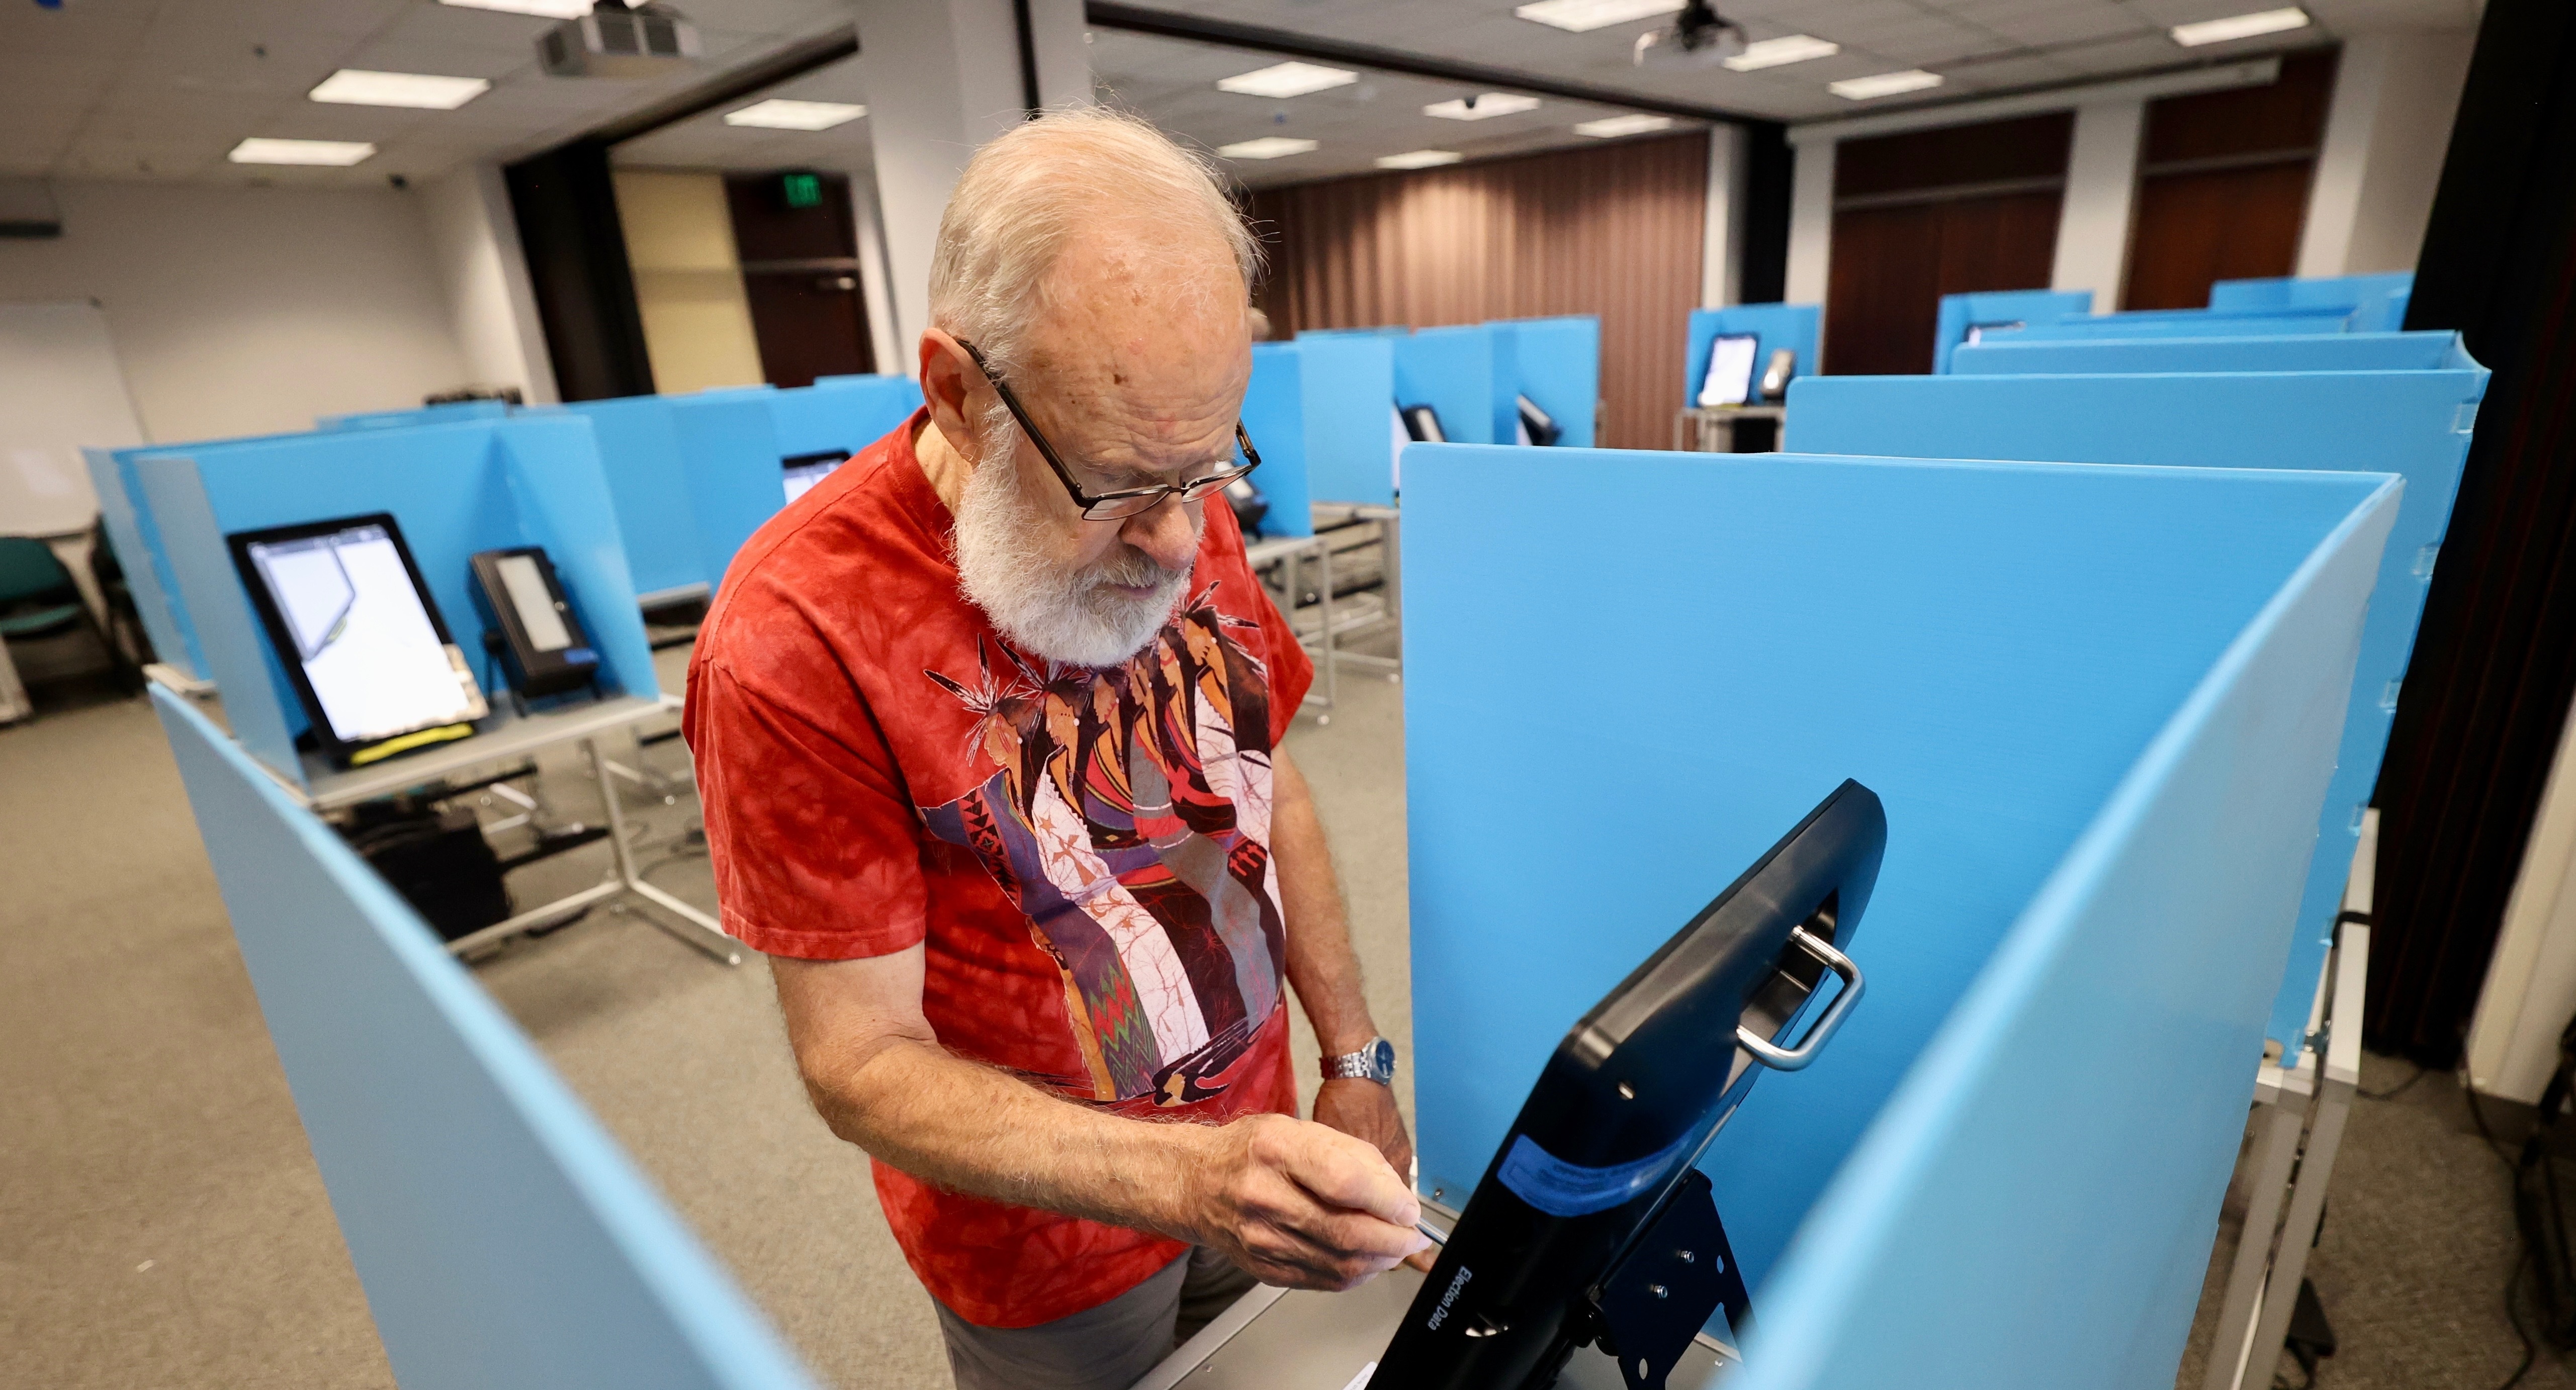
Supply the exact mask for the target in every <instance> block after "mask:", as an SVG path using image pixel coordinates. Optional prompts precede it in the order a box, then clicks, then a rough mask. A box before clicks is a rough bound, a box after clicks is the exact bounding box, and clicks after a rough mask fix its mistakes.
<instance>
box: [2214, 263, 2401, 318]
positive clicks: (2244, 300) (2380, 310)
mask: <svg viewBox="0 0 2576 1390" xmlns="http://www.w3.org/2000/svg"><path fill="white" fill-rule="evenodd" d="M2414 289H2415V272H2413V271H2411V270H2398V271H2390V272H2388V273H2386V274H2381V275H2338V276H2333V277H2330V278H2326V279H2319V280H2291V279H2278V280H2221V281H2219V282H2218V283H2217V284H2215V285H2212V286H2210V287H2209V307H2210V308H2212V309H2232V310H2238V311H2253V312H2261V311H2265V310H2271V309H2284V308H2294V307H2295V308H2314V307H2321V306H2329V305H2339V306H2341V307H2343V308H2345V309H2349V310H2351V311H2353V331H2354V332H2356V333H2393V332H2396V331H2397V330H2398V329H2400V328H2403V327H2405V326H2406V302H2407V300H2408V298H2409V297H2410V296H2412V294H2413V293H2414Z"/></svg>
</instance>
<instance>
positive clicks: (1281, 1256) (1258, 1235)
mask: <svg viewBox="0 0 2576 1390" xmlns="http://www.w3.org/2000/svg"><path fill="white" fill-rule="evenodd" d="M1204 1134H1205V1143H1206V1146H1207V1147H1206V1150H1205V1152H1204V1154H1203V1161H1202V1162H1201V1163H1199V1164H1197V1165H1195V1166H1194V1172H1193V1176H1192V1181H1191V1183H1190V1190H1189V1192H1188V1194H1187V1200H1188V1209H1189V1221H1188V1224H1189V1225H1190V1226H1191V1227H1192V1228H1193V1230H1194V1232H1195V1233H1196V1235H1197V1238H1198V1240H1199V1243H1200V1244H1202V1245H1206V1246H1209V1247H1211V1248H1213V1249H1216V1250H1220V1251H1222V1252H1224V1254H1225V1255H1226V1257H1227V1258H1228V1259H1231V1260H1233V1261H1234V1262H1235V1263H1236V1264H1239V1265H1241V1266H1243V1267H1244V1268H1245V1269H1246V1270H1248V1271H1250V1272H1251V1273H1252V1275H1253V1276H1254V1277H1255V1278H1258V1279H1259V1280H1261V1281H1262V1282H1263V1283H1265V1284H1277V1285H1283V1286H1286V1287H1288V1288H1295V1289H1326V1290H1340V1289H1347V1288H1351V1287H1353V1286H1355V1285H1358V1284H1362V1283H1365V1282H1367V1281H1368V1280H1369V1279H1371V1278H1374V1277H1375V1276H1377V1275H1379V1274H1383V1273H1385V1272H1386V1271H1387V1270H1389V1269H1392V1268H1394V1267H1395V1266H1396V1265H1398V1264H1401V1263H1403V1261H1404V1258H1405V1257H1406V1256H1408V1255H1411V1254H1413V1253H1414V1252H1415V1251H1418V1250H1423V1249H1426V1248H1428V1247H1429V1246H1430V1244H1431V1242H1430V1241H1429V1240H1427V1239H1425V1238H1424V1237H1423V1235H1422V1233H1421V1232H1420V1231H1418V1230H1416V1229H1415V1228H1414V1223H1415V1222H1416V1221H1418V1220H1419V1219H1421V1216H1422V1204H1421V1203H1420V1202H1419V1201H1418V1200H1416V1199H1415V1197H1414V1195H1413V1193H1412V1191H1411V1189H1409V1188H1408V1187H1407V1186H1406V1184H1405V1181H1404V1179H1403V1178H1401V1177H1398V1176H1397V1175H1396V1172H1395V1170H1394V1169H1392V1168H1390V1167H1388V1166H1387V1162H1386V1157H1385V1155H1383V1154H1380V1153H1379V1152H1378V1151H1377V1149H1376V1148H1375V1147H1373V1146H1371V1145H1369V1144H1367V1143H1365V1142H1363V1141H1361V1140H1358V1139H1354V1138H1352V1137H1351V1136H1349V1135H1347V1134H1343V1133H1341V1132H1339V1131H1337V1130H1333V1129H1328V1128H1326V1127H1324V1126H1323V1125H1319V1124H1313V1123H1309V1122H1308V1121H1305V1120H1299V1119H1295V1118H1293V1117H1291V1116H1287V1115H1247V1116H1245V1117H1243V1118H1242V1119H1239V1120H1236V1121H1234V1122H1232V1123H1231V1124H1227V1125H1224V1126H1221V1127H1219V1128H1216V1129H1212V1130H1207V1131H1204Z"/></svg>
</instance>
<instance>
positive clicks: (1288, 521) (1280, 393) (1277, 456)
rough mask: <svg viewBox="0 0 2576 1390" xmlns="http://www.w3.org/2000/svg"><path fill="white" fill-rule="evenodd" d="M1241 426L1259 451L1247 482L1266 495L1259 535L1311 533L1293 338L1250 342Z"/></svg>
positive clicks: (1299, 356)
mask: <svg viewBox="0 0 2576 1390" xmlns="http://www.w3.org/2000/svg"><path fill="white" fill-rule="evenodd" d="M1243 430H1244V433H1246V434H1249V435H1251V436H1252V447H1254V448H1256V449H1259V450H1260V451H1261V468H1260V470H1259V471H1258V472H1255V473H1254V474H1253V475H1252V485H1253V486H1254V487H1257V488H1259V489H1261V495H1262V496H1264V497H1266V498H1268V499H1270V510H1269V511H1268V512H1266V513H1264V514H1263V516H1262V518H1261V534H1262V535H1264V536H1311V535H1313V534H1315V518H1314V513H1313V511H1312V510H1311V507H1310V499H1309V498H1308V496H1307V491H1306V375H1305V370H1304V349H1303V348H1302V346H1301V345H1299V344H1297V343H1254V344H1253V345H1252V384H1251V385H1250V386H1249V387H1246V388H1245V390H1244V393H1243Z"/></svg>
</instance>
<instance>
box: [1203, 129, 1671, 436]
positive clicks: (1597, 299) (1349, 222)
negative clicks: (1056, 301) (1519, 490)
mask: <svg viewBox="0 0 2576 1390" xmlns="http://www.w3.org/2000/svg"><path fill="white" fill-rule="evenodd" d="M1707 208H1708V136H1707V135H1706V133H1704V132H1700V133H1693V134H1690V135H1682V136H1668V137H1662V138H1658V139H1652V140H1633V141H1625V142H1621V143H1618V144H1611V145H1604V146H1601V147H1598V148H1591V149H1581V150H1566V151H1560V152H1554V153H1548V154H1537V155H1522V156H1518V157H1514V158H1509V159H1496V160H1488V161H1482V162H1478V163H1474V164H1459V165H1452V166H1450V167H1448V168H1443V169H1425V170H1418V171H1415V172H1412V173H1402V174H1376V175H1363V176H1360V177H1357V178H1340V179H1326V180H1322V181H1319V182H1315V183H1305V184H1291V185H1287V186H1285V187H1278V188H1265V189H1260V190H1258V191H1256V192H1254V193H1253V194H1252V195H1251V197H1250V199H1249V211H1250V213H1251V215H1252V218H1253V222H1254V226H1255V228H1256V229H1257V230H1258V231H1259V232H1260V233H1261V234H1262V236H1263V238H1264V240H1265V241H1267V242H1268V243H1269V247H1270V271H1269V274H1268V276H1267V277H1266V278H1265V280H1264V282H1263V284H1262V286H1261V289H1260V292H1259V293H1258V295H1257V296H1256V298H1257V300H1258V301H1259V303H1260V304H1261V307H1262V308H1263V309H1264V310H1265V311H1266V312H1268V314H1269V315H1270V322H1271V326H1272V329H1273V331H1274V333H1275V334H1276V335H1277V336H1279V337H1283V338H1284V337H1287V336H1290V335H1291V334H1294V333H1296V332H1298V331H1300V330H1303V329H1309V328H1368V327H1373V326H1376V325H1380V324H1410V325H1412V326H1414V327H1416V328H1429V327H1433V326H1436V325H1440V324H1453V323H1481V322H1483V321H1485V320H1487V319H1503V318H1535V317H1540V316H1544V315H1550V314H1598V315H1600V317H1601V395H1602V398H1603V401H1604V404H1605V407H1606V408H1605V411H1604V414H1603V418H1602V430H1601V443H1602V444H1603V445H1604V446H1605V447H1609V448H1625V449H1660V448H1666V447H1669V445H1670V443H1671V439H1672V418H1673V412H1674V411H1675V410H1678V409H1679V408H1680V407H1681V403H1682V355H1683V354H1682V348H1683V342H1682V339H1683V335H1684V332H1685V331H1686V329H1687V328H1688V325H1689V320H1690V311H1691V309H1692V308H1693V307H1695V306H1697V305H1698V303H1699V299H1700V258H1701V242H1702V221H1703V219H1704V218H1705V216H1706V214H1707Z"/></svg>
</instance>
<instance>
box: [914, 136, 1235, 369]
mask: <svg viewBox="0 0 2576 1390" xmlns="http://www.w3.org/2000/svg"><path fill="white" fill-rule="evenodd" d="M1221 177H1222V176H1221V175H1220V174H1219V173H1218V171H1217V169H1216V166H1215V165H1213V164H1211V163H1209V162H1208V161H1206V160H1204V159H1202V158H1201V157H1199V156H1197V155H1195V154H1193V153H1191V152H1190V151H1188V150H1186V149H1183V148H1182V147H1181V146H1180V145H1178V144H1175V143H1174V142H1173V141H1172V139H1171V137H1169V136H1167V135H1165V134H1163V133H1162V132H1161V131H1159V130H1156V129H1155V128H1154V127H1153V126H1152V125H1150V124H1148V123H1147V122H1146V121H1145V120H1144V119H1143V118H1141V117H1138V116H1134V115H1130V114H1128V113H1126V112H1123V111H1116V110H1111V109H1109V108H1106V107H1099V106H1077V107H1069V108H1065V109H1061V110H1055V111H1049V112H1047V113H1046V114H1045V115H1042V116H1040V117H1038V118H1037V119H1035V120H1032V121H1028V122H1025V123H1023V124H1021V125H1018V126H1015V127H1013V128H1012V129H1011V130H1010V131H1008V132H1006V133H1004V134H1003V135H1000V136H998V137H996V138H995V139H993V140H992V141H990V142H988V143H987V144H985V146H984V147H983V148H982V149H979V150H977V151H976V152H975V156H974V158H972V159H970V160H968V161H966V168H965V171H964V172H963V173H961V174H960V175H959V176H958V179H957V187H956V189H955V191H953V192H951V193H950V194H949V195H948V209H947V211H946V212H945V213H943V214H941V216H940V219H939V245H938V247H937V248H936V250H935V251H934V252H933V253H932V255H931V260H930V322H931V326H932V327H935V328H940V329H944V330H946V331H948V332H950V333H953V334H955V335H957V336H958V337H960V338H964V339H966V340H967V341H968V342H971V343H973V344H975V346H976V347H977V348H978V349H980V350H981V351H982V352H983V353H984V354H985V356H986V357H988V358H990V359H991V360H992V361H993V363H994V365H995V366H996V367H1002V366H1003V365H1004V364H1006V363H1015V362H1017V361H1018V360H1019V355H1020V350H1021V349H1022V348H1023V347H1024V346H1025V345H1026V341H1027V335H1028V329H1029V326H1030V324H1031V323H1032V322H1033V321H1034V320H1035V319H1036V318H1037V316H1038V313H1039V311H1040V310H1041V309H1043V308H1044V307H1045V300H1046V292H1047V274H1048V272H1049V271H1050V270H1052V269H1053V268H1054V266H1055V262H1056V257H1057V256H1058V255H1059V254H1060V253H1061V252H1062V251H1063V249H1064V246H1065V242H1066V241H1067V239H1068V238H1069V237H1070V235H1071V234H1072V232H1073V231H1074V229H1075V227H1076V226H1077V225H1078V224H1079V223H1081V222H1082V221H1083V220H1085V219H1086V218H1097V217H1100V216H1103V215H1106V216H1109V217H1111V218H1115V219H1117V220H1119V221H1120V222H1122V223H1124V224H1126V225H1129V226H1133V227H1137V228H1141V229H1146V234H1147V235H1150V236H1153V237H1154V238H1155V240H1157V241H1158V242H1160V243H1162V244H1163V245H1166V246H1169V245H1171V244H1173V243H1178V242H1183V241H1187V240H1190V239H1191V238H1192V234H1193V233H1202V232H1203V233H1206V234H1210V235H1213V236H1215V237H1216V238H1218V239H1219V240H1220V241H1221V242H1222V244H1223V245H1225V247H1226V248H1227V249H1228V250H1230V251H1231V252H1232V253H1233V256H1234V266H1235V269H1236V270H1237V271H1238V272H1240V273H1241V274H1242V276H1243V284H1244V287H1245V290H1244V293H1245V294H1246V296H1247V297H1248V295H1249V290H1250V287H1251V284H1252V281H1253V278H1254V276H1255V274H1256V273H1258V271H1259V270H1260V265H1261V251H1260V244H1259V243H1258V242H1256V241H1255V240H1254V239H1253V236H1252V231H1251V229H1250V228H1249V227H1247V226H1246V225H1245V224H1244V220H1243V214H1242V213H1241V212H1240V211H1238V210H1237V209H1236V208H1235V205H1234V202H1233V200H1232V199H1230V198H1228V197H1227V196H1226V192H1225V188H1224V185H1223V183H1222V182H1221Z"/></svg>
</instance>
